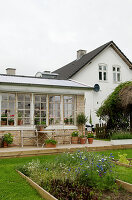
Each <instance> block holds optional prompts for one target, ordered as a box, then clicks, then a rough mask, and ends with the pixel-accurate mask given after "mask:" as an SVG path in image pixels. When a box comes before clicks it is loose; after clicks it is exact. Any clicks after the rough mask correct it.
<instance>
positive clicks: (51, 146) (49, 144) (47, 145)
mask: <svg viewBox="0 0 132 200" xmlns="http://www.w3.org/2000/svg"><path fill="white" fill-rule="evenodd" d="M45 147H46V148H55V147H56V144H52V143H47V144H45Z"/></svg>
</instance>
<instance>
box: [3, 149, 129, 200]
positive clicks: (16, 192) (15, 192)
mask: <svg viewBox="0 0 132 200" xmlns="http://www.w3.org/2000/svg"><path fill="white" fill-rule="evenodd" d="M118 152H120V154H123V153H126V154H127V155H128V156H127V157H128V158H132V149H126V150H113V151H112V150H109V151H104V152H97V153H101V154H110V153H112V154H113V155H114V157H115V159H117V158H118ZM56 156H58V155H45V156H34V157H25V158H8V159H0V200H41V199H42V198H41V197H40V196H39V195H38V194H37V192H36V191H35V190H34V189H32V187H30V186H29V185H28V183H26V181H25V180H23V179H22V178H21V177H20V175H19V174H17V172H16V171H15V168H16V167H17V166H18V165H19V164H22V165H24V164H25V163H27V162H29V161H32V160H36V159H39V160H40V162H42V163H44V162H48V161H52V160H54V159H55V158H56ZM118 169H119V170H118V173H119V178H120V179H122V180H124V181H128V182H131V180H132V169H128V168H127V169H126V168H124V167H120V166H118ZM126 174H128V176H126ZM126 179H127V180H126Z"/></svg>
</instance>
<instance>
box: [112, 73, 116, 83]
mask: <svg viewBox="0 0 132 200" xmlns="http://www.w3.org/2000/svg"><path fill="white" fill-rule="evenodd" d="M113 81H116V73H113Z"/></svg>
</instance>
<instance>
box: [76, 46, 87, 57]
mask: <svg viewBox="0 0 132 200" xmlns="http://www.w3.org/2000/svg"><path fill="white" fill-rule="evenodd" d="M86 53H87V51H86V50H82V49H80V50H78V51H77V60H79V59H80V58H81V57H82V56H84V55H85V54H86Z"/></svg>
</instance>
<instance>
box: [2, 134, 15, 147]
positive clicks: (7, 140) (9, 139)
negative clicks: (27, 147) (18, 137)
mask: <svg viewBox="0 0 132 200" xmlns="http://www.w3.org/2000/svg"><path fill="white" fill-rule="evenodd" d="M12 142H13V136H12V135H11V133H6V134H4V136H3V143H4V147H8V144H12Z"/></svg>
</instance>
